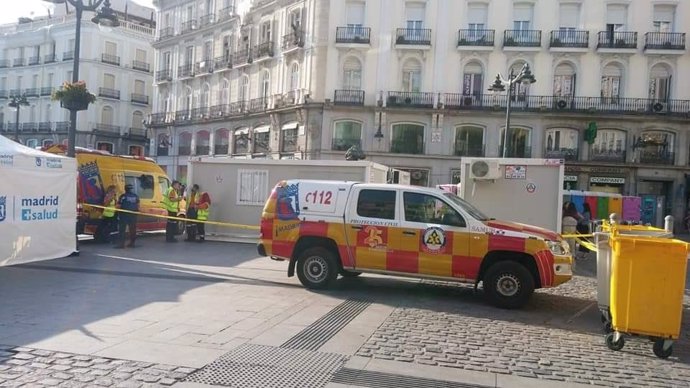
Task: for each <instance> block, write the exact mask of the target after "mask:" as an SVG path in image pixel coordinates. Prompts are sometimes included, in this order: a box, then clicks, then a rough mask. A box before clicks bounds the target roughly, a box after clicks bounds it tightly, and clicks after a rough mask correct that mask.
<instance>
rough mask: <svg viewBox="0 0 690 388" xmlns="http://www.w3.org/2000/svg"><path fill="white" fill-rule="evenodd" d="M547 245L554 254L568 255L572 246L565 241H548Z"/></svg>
mask: <svg viewBox="0 0 690 388" xmlns="http://www.w3.org/2000/svg"><path fill="white" fill-rule="evenodd" d="M546 245H547V246H548V247H549V250H550V251H551V253H553V254H554V255H558V256H566V255H569V254H570V246H569V245H568V243H567V242H565V241H546Z"/></svg>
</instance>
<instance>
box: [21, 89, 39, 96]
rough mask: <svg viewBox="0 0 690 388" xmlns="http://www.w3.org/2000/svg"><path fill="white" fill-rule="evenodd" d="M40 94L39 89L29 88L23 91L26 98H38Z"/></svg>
mask: <svg viewBox="0 0 690 388" xmlns="http://www.w3.org/2000/svg"><path fill="white" fill-rule="evenodd" d="M40 94H41V89H39V88H29V89H25V90H24V95H25V96H27V97H38V96H39V95H40Z"/></svg>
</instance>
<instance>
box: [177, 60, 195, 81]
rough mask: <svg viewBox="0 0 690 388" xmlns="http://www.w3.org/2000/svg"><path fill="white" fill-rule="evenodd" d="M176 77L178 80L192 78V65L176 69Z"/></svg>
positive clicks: (188, 64)
mask: <svg viewBox="0 0 690 388" xmlns="http://www.w3.org/2000/svg"><path fill="white" fill-rule="evenodd" d="M177 76H178V77H179V78H189V77H194V64H193V63H187V64H185V65H182V66H180V67H178V68H177Z"/></svg>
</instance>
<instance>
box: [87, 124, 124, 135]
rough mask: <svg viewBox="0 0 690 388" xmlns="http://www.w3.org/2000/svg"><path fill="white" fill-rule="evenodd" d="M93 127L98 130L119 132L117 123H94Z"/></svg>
mask: <svg viewBox="0 0 690 388" xmlns="http://www.w3.org/2000/svg"><path fill="white" fill-rule="evenodd" d="M93 129H95V130H96V131H99V132H107V133H116V134H120V126H119V125H112V124H103V123H96V124H95V125H94V128H93Z"/></svg>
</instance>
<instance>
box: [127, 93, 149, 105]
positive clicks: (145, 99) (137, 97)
mask: <svg viewBox="0 0 690 388" xmlns="http://www.w3.org/2000/svg"><path fill="white" fill-rule="evenodd" d="M129 98H130V101H132V102H133V103H135V104H143V105H148V104H149V96H147V95H144V94H139V93H132V94H131V95H130V97H129Z"/></svg>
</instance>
